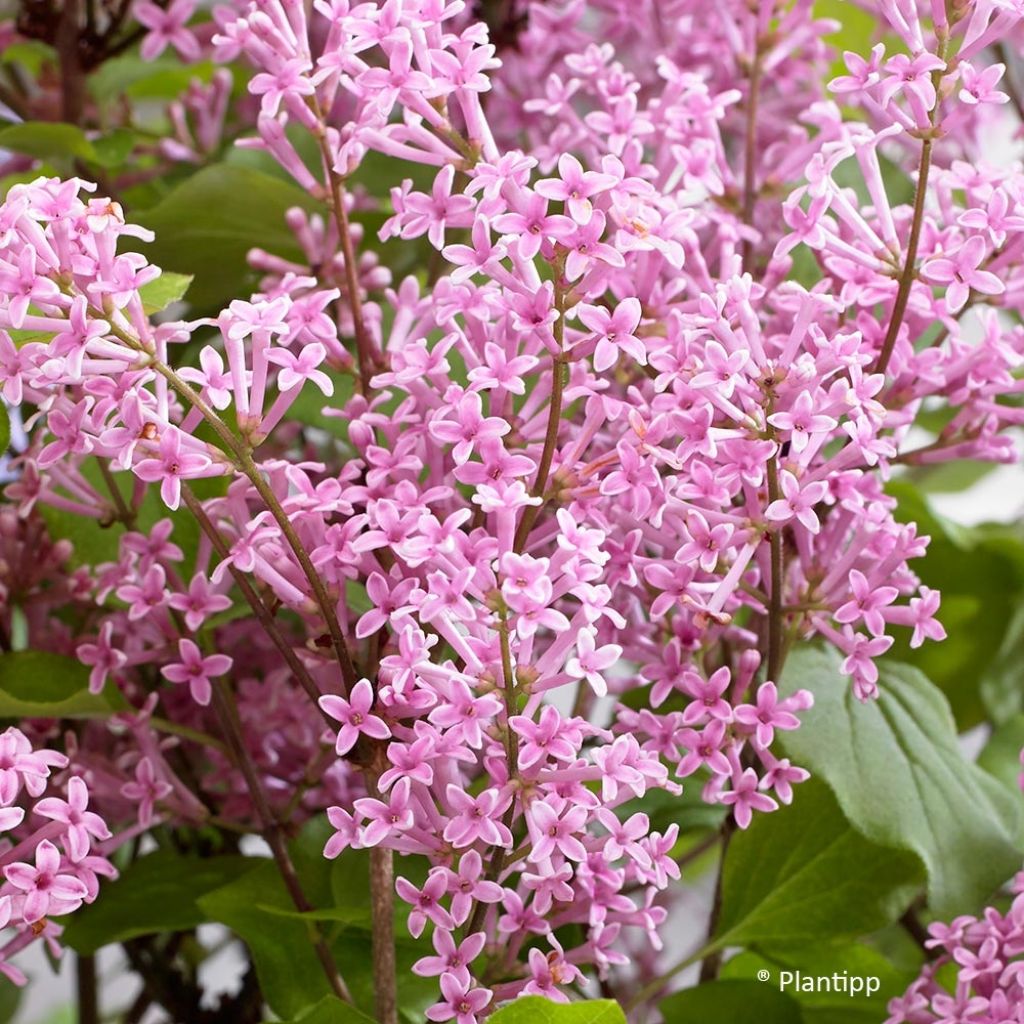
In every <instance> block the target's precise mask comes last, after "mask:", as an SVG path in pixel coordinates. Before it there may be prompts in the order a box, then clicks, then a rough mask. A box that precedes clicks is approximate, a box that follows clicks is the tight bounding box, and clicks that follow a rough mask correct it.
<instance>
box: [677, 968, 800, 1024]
mask: <svg viewBox="0 0 1024 1024" xmlns="http://www.w3.org/2000/svg"><path fill="white" fill-rule="evenodd" d="M659 1009H660V1010H661V1014H662V1018H663V1019H664V1022H665V1024H710V1022H711V1021H722V1022H723V1024H725V1022H728V1024H801V1017H800V1007H799V1005H798V1004H797V1003H796V1002H794V1001H793V1000H792V999H790V997H789V996H787V995H785V994H784V993H782V992H780V991H779V990H778V989H777V988H776V987H775V986H774V984H773V983H772V982H771V981H765V982H761V981H748V980H746V979H735V978H730V979H728V980H725V979H723V980H721V981H712V982H708V983H707V984H704V985H697V986H696V987H695V988H688V989H684V990H683V991H682V992H677V993H676V994H675V995H672V996H669V997H668V999H666V1000H664V1002H662V1004H661V1006H660V1007H659Z"/></svg>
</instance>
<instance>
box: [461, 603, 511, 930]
mask: <svg viewBox="0 0 1024 1024" xmlns="http://www.w3.org/2000/svg"><path fill="white" fill-rule="evenodd" d="M498 633H499V636H500V639H501V672H502V677H503V678H502V683H503V685H502V693H503V695H504V699H505V731H506V736H505V759H506V767H507V771H508V778H509V781H510V782H511V781H512V779H514V778H515V777H516V776H517V775H518V773H519V740H518V738H517V736H516V733H515V730H514V729H513V728H512V725H511V720H512V716H513V715H515V713H516V703H515V702H516V679H515V673H514V671H513V668H512V646H511V643H510V642H509V628H508V621H507V620H506V619H505V617H504V615H503V616H502V619H501V625H500V626H499V627H498ZM515 815H516V799H515V793H513V795H512V801H511V803H509V805H508V809H507V810H506V811H505V814H504V816H503V818H502V824H503V825H504V826H505V828H508V829H510V828H511V827H512V822H513V821H514V820H515ZM505 856H506V850H505V847H504V846H499V847H497V849H495V851H494V853H493V854H492V855H491V861H490V864H488V866H487V875H486V879H487V881H488V882H496V881H497V880H498V878H499V876H500V875H501V872H502V871H503V870H504V867H505ZM484 910H485V907H484V904H483V903H482V902H480V901H477V903H476V904H475V906H474V907H473V914H472V916H471V917H470V921H469V925H468V926H467V928H466V931H465V934H466V935H472V934H473V933H474V932H478V931H479V930H480V926H481V924H482V923H483V915H484Z"/></svg>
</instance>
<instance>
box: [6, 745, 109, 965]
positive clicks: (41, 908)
mask: <svg viewBox="0 0 1024 1024" xmlns="http://www.w3.org/2000/svg"><path fill="white" fill-rule="evenodd" d="M67 766H68V759H67V757H66V756H65V755H64V754H61V753H58V752H57V751H56V750H47V749H46V748H44V747H33V744H32V742H31V741H30V740H29V738H28V737H27V736H26V735H25V734H24V733H23V732H22V731H21V730H20V729H16V728H14V727H13V726H12V727H10V728H9V729H7V730H6V731H5V732H3V733H2V734H0V832H2V833H3V837H2V838H0V873H2V874H3V879H4V881H3V884H2V885H0V929H3V940H2V945H0V973H2V974H4V975H5V976H6V977H7V978H9V979H10V980H11V981H13V982H14V983H15V984H16V985H23V984H24V983H25V975H24V974H23V973H22V972H21V971H20V970H19V969H18V968H17V967H16V966H15V965H14V964H12V963H11V962H10V961H11V957H13V956H15V955H16V954H17V953H20V952H21V951H22V950H23V949H25V947H26V946H29V945H31V943H33V942H34V941H35V940H36V939H39V938H42V939H43V940H44V941H45V942H46V943H47V945H48V946H49V947H50V951H51V952H52V954H53V955H54V956H59V955H60V946H59V944H58V942H57V939H58V937H59V936H60V933H61V931H62V929H61V926H60V925H59V924H58V923H57V922H56V921H54V920H53V918H57V917H64V916H66V915H68V914H72V913H74V912H75V911H76V910H77V909H78V908H79V907H80V906H82V904H83V903H92V902H93V900H95V899H96V896H97V894H98V892H99V885H100V879H101V878H112V877H115V876H116V874H117V872H116V871H115V869H114V866H113V865H112V864H111V863H110V861H109V860H107V858H106V856H104V853H105V852H109V846H108V844H106V843H104V842H103V841H104V840H109V839H110V838H111V834H110V830H109V829H108V828H107V826H106V823H105V822H104V821H103V819H102V818H101V817H100V816H99V815H98V814H95V813H93V812H92V811H90V810H89V809H88V807H89V791H88V788H87V787H86V784H85V782H84V781H83V780H82V778H81V777H80V776H78V775H70V776H69V777H67V778H66V781H65V782H64V784H63V786H62V787H61V791H63V792H65V794H66V795H65V796H64V797H61V796H57V795H50V796H46V795H44V794H46V793H47V791H48V790H49V791H50V792H51V793H54V794H55V793H56V792H58V790H56V789H55V788H54V787H53V782H54V772H55V771H61V770H62V769H65V768H67ZM62 774H63V773H62ZM96 840H99V841H100V842H99V844H97V843H96Z"/></svg>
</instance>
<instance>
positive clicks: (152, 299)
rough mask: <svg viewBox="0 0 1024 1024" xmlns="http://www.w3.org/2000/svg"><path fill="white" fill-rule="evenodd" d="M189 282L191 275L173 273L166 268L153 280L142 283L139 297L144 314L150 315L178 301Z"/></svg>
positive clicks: (187, 287)
mask: <svg viewBox="0 0 1024 1024" xmlns="http://www.w3.org/2000/svg"><path fill="white" fill-rule="evenodd" d="M191 284H192V277H191V275H189V274H174V273H171V272H169V271H166V270H165V271H164V272H163V273H162V274H161V275H160V276H159V277H158V278H157V279H156V280H155V281H150V282H149V283H148V284H144V285H143V286H142V287H141V288H140V289H139V297H140V298H141V299H142V308H143V310H145V312H146V315H147V316H152V315H153V314H154V313H159V312H161V310H164V309H166V308H167V307H168V306H169V305H170V304H171V303H172V302H179V301H180V300H181V299H183V298H184V297H185V292H187V291H188V289H189V285H191Z"/></svg>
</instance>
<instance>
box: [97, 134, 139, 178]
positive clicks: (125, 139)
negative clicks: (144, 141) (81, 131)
mask: <svg viewBox="0 0 1024 1024" xmlns="http://www.w3.org/2000/svg"><path fill="white" fill-rule="evenodd" d="M136 138H137V136H136V134H135V132H133V131H132V130H131V129H130V128H115V129H114V130H113V131H112V132H109V133H108V134H106V135H101V136H100V137H99V138H97V139H93V141H92V147H93V151H94V152H95V154H96V156H95V160H96V163H98V164H99V165H100V166H101V167H107V168H110V169H113V170H117V169H119V168H120V167H122V166H123V165H124V164H125V162H126V161H127V160H128V157H129V156H130V154H131V151H132V149H134V148H135V141H136Z"/></svg>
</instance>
